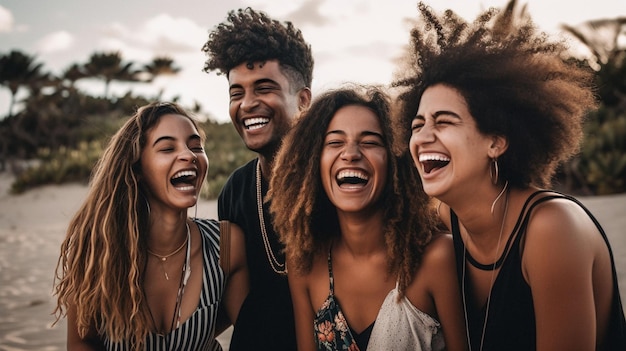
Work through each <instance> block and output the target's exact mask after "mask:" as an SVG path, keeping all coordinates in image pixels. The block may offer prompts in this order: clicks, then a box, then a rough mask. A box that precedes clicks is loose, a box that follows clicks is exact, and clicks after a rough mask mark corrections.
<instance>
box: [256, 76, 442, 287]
mask: <svg viewBox="0 0 626 351" xmlns="http://www.w3.org/2000/svg"><path fill="white" fill-rule="evenodd" d="M354 105H356V106H363V107H366V108H369V109H371V110H372V111H373V112H374V114H375V115H376V116H377V117H378V120H379V123H380V126H381V128H382V134H383V138H384V141H385V147H386V149H387V153H388V155H389V157H388V165H387V172H388V177H387V180H388V181H387V184H386V185H385V186H386V188H385V189H384V191H383V193H382V195H381V198H380V199H379V203H378V206H380V208H381V209H382V211H383V216H384V225H385V227H384V229H383V230H384V237H385V243H386V245H387V257H389V261H388V269H389V271H390V272H391V273H397V274H398V276H399V287H400V291H403V290H404V288H406V286H408V285H409V284H410V282H411V281H412V279H413V276H414V274H415V272H416V271H417V269H418V267H419V263H420V261H421V256H422V253H423V252H424V247H425V246H426V244H427V243H428V242H429V241H430V240H431V236H432V233H433V231H434V230H435V224H436V223H435V220H434V218H435V214H434V211H432V208H431V207H430V206H429V203H428V197H427V195H426V193H425V192H424V190H423V188H422V184H421V180H420V178H419V175H418V173H417V169H416V168H415V167H414V165H413V163H412V161H411V156H410V154H409V153H408V151H407V150H406V146H404V147H403V145H402V144H400V143H399V142H398V140H397V137H396V136H395V131H394V130H393V128H392V124H391V116H390V114H391V104H390V99H389V97H388V96H387V94H386V93H384V92H383V91H382V90H381V89H380V88H376V87H371V86H360V85H352V84H347V85H345V86H343V87H341V88H338V89H334V90H329V91H327V92H325V93H323V94H322V95H320V96H319V97H318V98H317V99H316V100H314V101H313V103H312V104H311V106H310V108H309V109H308V110H307V111H305V112H304V113H303V115H302V116H301V117H300V118H299V119H298V121H297V123H296V125H295V126H294V127H293V128H292V129H291V131H290V133H289V134H288V135H287V136H286V137H285V141H284V143H283V146H282V147H281V149H280V151H279V153H278V155H277V156H276V160H275V164H274V172H273V176H272V179H271V182H270V189H269V192H268V200H271V205H270V211H271V213H272V217H273V220H274V221H273V224H274V227H275V228H276V232H277V233H279V234H280V239H281V241H282V242H283V243H284V244H285V250H286V254H287V256H288V257H289V260H290V262H293V263H294V265H293V266H290V267H289V269H290V270H293V271H294V272H296V273H297V274H306V273H308V272H310V270H311V268H312V264H313V260H314V257H315V256H316V255H320V254H321V255H326V254H327V253H328V252H327V251H326V250H327V249H328V247H329V245H330V243H331V242H332V240H334V238H337V237H338V236H339V235H340V230H339V222H338V217H337V209H336V207H335V206H334V205H333V204H332V203H331V201H330V199H329V198H328V196H327V194H326V191H325V190H324V187H323V185H322V180H321V175H320V159H321V154H322V149H323V146H324V139H325V136H326V129H327V128H328V125H329V124H330V122H331V120H332V119H333V117H334V116H335V113H336V112H337V111H338V110H339V109H341V108H342V107H344V106H354Z"/></svg>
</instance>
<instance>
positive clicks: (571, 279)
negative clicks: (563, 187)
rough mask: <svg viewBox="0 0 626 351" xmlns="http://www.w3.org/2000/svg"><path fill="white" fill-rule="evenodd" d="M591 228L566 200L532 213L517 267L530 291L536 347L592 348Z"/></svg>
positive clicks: (553, 350) (555, 350)
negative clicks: (520, 263)
mask: <svg viewBox="0 0 626 351" xmlns="http://www.w3.org/2000/svg"><path fill="white" fill-rule="evenodd" d="M590 231H591V233H593V232H594V231H596V228H595V226H593V225H592V224H591V221H590V220H588V217H587V216H586V215H585V214H584V212H583V211H582V210H580V208H578V207H577V206H575V205H574V204H571V203H569V202H564V201H550V202H547V203H545V204H542V205H539V206H538V207H537V209H536V210H535V211H534V213H533V215H532V217H531V220H530V222H529V225H528V231H527V233H526V243H525V248H524V255H523V260H522V270H523V273H524V277H525V278H526V281H527V282H528V284H529V285H530V287H531V290H532V296H533V302H534V310H535V319H536V328H537V350H538V351H546V350H550V351H559V350H569V351H572V350H594V349H595V347H596V310H595V304H594V296H593V294H594V293H593V282H592V268H593V265H594V251H595V250H594V245H595V244H594V242H593V240H591V238H592V237H593V235H588V234H589V233H590ZM594 234H595V233H594ZM596 237H598V238H599V235H596Z"/></svg>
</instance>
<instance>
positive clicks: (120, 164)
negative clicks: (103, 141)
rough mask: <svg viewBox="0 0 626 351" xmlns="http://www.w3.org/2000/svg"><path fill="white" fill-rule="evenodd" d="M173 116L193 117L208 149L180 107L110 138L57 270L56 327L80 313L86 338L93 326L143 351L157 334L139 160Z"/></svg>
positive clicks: (153, 108)
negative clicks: (148, 296)
mask: <svg viewBox="0 0 626 351" xmlns="http://www.w3.org/2000/svg"><path fill="white" fill-rule="evenodd" d="M168 114H177V115H182V116H185V117H187V118H188V119H189V120H190V121H191V122H192V123H193V124H194V126H195V127H196V130H198V133H199V134H200V136H201V137H202V140H203V141H204V138H205V135H204V132H203V131H202V130H201V129H200V128H198V125H197V122H196V120H195V119H194V118H193V117H192V116H191V115H190V114H189V113H187V112H186V111H185V110H184V109H183V108H182V107H180V106H179V105H177V104H175V103H166V102H154V103H151V104H148V105H145V106H142V107H140V108H139V109H138V110H137V112H136V113H135V114H134V115H133V116H132V117H131V118H129V119H128V120H127V121H126V122H125V123H124V125H123V126H122V127H121V128H120V129H119V130H118V131H117V133H115V135H113V137H112V138H111V140H110V142H109V144H108V146H107V147H106V149H105V150H104V152H103V154H102V157H101V158H100V159H99V160H98V162H97V164H96V166H95V168H94V171H93V175H92V178H91V181H90V187H89V192H88V194H87V197H86V199H85V201H84V202H83V204H82V206H81V207H80V209H79V210H78V211H77V212H76V214H75V215H74V217H73V218H72V220H71V222H70V224H69V226H68V229H67V234H66V237H65V240H64V241H63V243H62V245H61V253H60V256H59V260H58V263H57V267H56V275H55V287H54V294H55V295H56V296H57V306H56V309H55V311H54V312H55V314H56V317H57V321H58V320H59V319H60V318H61V317H63V316H65V315H66V313H67V310H68V308H69V307H70V306H74V307H75V308H76V324H77V327H78V332H79V335H81V336H84V335H85V334H86V333H87V331H88V329H89V327H90V326H91V325H92V323H95V327H96V329H97V330H98V333H99V334H103V333H106V335H107V336H108V337H109V338H110V339H111V340H112V341H114V342H118V341H121V340H128V341H130V342H131V344H132V345H134V346H135V348H136V349H142V347H141V345H142V344H143V342H144V339H145V337H146V335H147V334H148V332H149V331H150V329H151V328H152V322H151V320H150V317H149V315H148V314H147V313H148V312H146V311H147V305H146V300H145V297H144V296H145V293H144V289H143V278H144V272H145V267H146V262H147V255H148V253H147V242H146V240H147V237H146V233H147V231H148V225H149V213H148V208H147V199H146V197H145V195H144V194H145V193H144V190H143V186H144V185H143V183H142V182H141V180H140V178H141V177H140V175H141V166H140V165H141V162H140V161H141V160H140V157H141V152H142V150H143V149H144V147H145V146H146V143H147V133H148V132H149V131H150V130H151V129H152V128H154V127H155V126H156V125H157V123H158V122H159V120H160V119H161V117H163V116H165V115H168Z"/></svg>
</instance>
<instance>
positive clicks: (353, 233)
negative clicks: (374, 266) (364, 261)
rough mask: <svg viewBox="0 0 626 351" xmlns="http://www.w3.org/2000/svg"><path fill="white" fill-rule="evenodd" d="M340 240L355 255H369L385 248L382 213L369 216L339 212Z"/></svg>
mask: <svg viewBox="0 0 626 351" xmlns="http://www.w3.org/2000/svg"><path fill="white" fill-rule="evenodd" d="M339 228H340V230H341V239H340V241H341V242H342V243H343V245H344V246H345V247H346V249H347V251H349V252H350V253H351V254H352V255H354V256H368V255H371V254H372V253H376V252H379V251H380V250H381V249H382V250H384V248H385V238H384V233H383V228H384V227H383V221H382V213H381V212H380V211H378V212H376V213H374V214H368V215H367V216H362V215H355V214H345V213H344V214H339Z"/></svg>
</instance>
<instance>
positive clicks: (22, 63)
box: [0, 50, 47, 116]
mask: <svg viewBox="0 0 626 351" xmlns="http://www.w3.org/2000/svg"><path fill="white" fill-rule="evenodd" d="M42 67H43V63H36V62H35V57H34V56H30V55H28V54H24V53H22V52H21V51H18V50H12V51H11V52H10V53H8V54H6V55H2V56H0V84H2V85H3V86H5V87H6V88H7V89H9V91H10V92H11V101H10V104H9V116H12V115H13V105H14V104H15V96H16V95H17V92H18V90H19V89H20V87H23V86H32V85H33V84H34V83H35V82H36V81H37V80H39V79H41V78H43V77H44V76H47V74H42V73H41V68H42Z"/></svg>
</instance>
